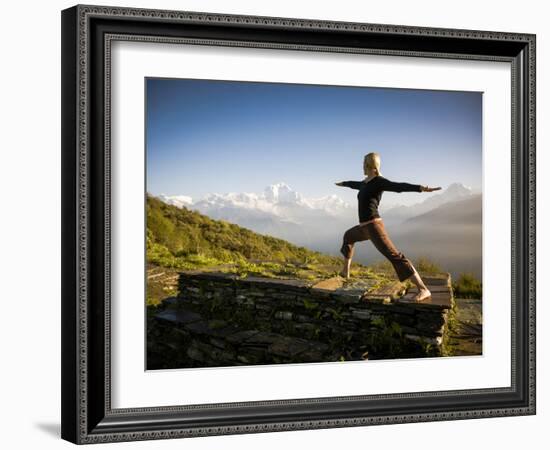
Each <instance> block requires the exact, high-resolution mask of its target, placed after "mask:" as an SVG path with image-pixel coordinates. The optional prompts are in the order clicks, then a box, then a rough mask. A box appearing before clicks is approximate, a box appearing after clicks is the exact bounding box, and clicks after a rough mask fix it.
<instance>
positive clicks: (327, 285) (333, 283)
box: [311, 277, 344, 291]
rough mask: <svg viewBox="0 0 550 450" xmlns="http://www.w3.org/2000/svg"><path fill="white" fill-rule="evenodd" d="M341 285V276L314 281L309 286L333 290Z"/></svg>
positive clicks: (342, 282)
mask: <svg viewBox="0 0 550 450" xmlns="http://www.w3.org/2000/svg"><path fill="white" fill-rule="evenodd" d="M343 285H344V279H343V278H342V277H332V278H327V279H326V280H322V281H319V282H318V283H315V284H314V285H313V286H311V288H312V289H323V290H327V291H334V290H336V289H340V288H341V287H342V286H343Z"/></svg>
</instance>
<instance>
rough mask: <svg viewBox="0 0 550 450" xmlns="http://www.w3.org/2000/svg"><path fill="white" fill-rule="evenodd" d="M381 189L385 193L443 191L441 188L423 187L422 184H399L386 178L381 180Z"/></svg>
mask: <svg viewBox="0 0 550 450" xmlns="http://www.w3.org/2000/svg"><path fill="white" fill-rule="evenodd" d="M380 182H381V185H380V187H381V189H382V190H383V191H390V192H433V191H438V190H439V189H441V188H440V187H437V188H431V187H428V186H423V185H421V184H411V183H397V182H395V181H390V180H388V179H386V178H383V179H381V180H380Z"/></svg>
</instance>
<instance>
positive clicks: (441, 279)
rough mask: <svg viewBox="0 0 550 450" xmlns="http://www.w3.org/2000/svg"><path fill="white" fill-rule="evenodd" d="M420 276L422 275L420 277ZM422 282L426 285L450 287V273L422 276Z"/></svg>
mask: <svg viewBox="0 0 550 450" xmlns="http://www.w3.org/2000/svg"><path fill="white" fill-rule="evenodd" d="M421 276H422V275H421ZM422 280H423V281H424V283H425V284H426V285H428V284H430V285H447V286H450V285H451V274H450V273H441V274H436V275H426V276H422Z"/></svg>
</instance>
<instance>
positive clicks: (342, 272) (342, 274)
mask: <svg viewBox="0 0 550 450" xmlns="http://www.w3.org/2000/svg"><path fill="white" fill-rule="evenodd" d="M338 275H340V276H341V277H342V278H346V279H347V278H349V272H346V271H344V270H341V271H340V272H338Z"/></svg>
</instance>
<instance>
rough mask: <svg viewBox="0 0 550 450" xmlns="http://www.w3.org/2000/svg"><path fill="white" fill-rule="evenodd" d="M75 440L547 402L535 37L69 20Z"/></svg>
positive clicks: (68, 370) (520, 408) (242, 19)
mask: <svg viewBox="0 0 550 450" xmlns="http://www.w3.org/2000/svg"><path fill="white" fill-rule="evenodd" d="M61 350H62V404H61V407H62V437H63V439H66V440H68V441H71V442H74V443H77V444H86V443H100V442H113V441H134V440H143V439H172V438H182V437H194V436H208V435H219V434H238V433H257V432H270V431H283V430H301V429H313V428H330V427H351V426H366V425H377V424H394V423H408V422H425V421H439V420H459V419H474V418H490V417H498V416H513V415H530V414H535V411H536V409H535V36H534V35H533V34H527V33H525V34H517V33H509V32H500V31H499V32H494V31H474V30H458V29H435V28H425V27H411V26H396V25H387V24H368V23H351V22H334V21H318V20H305V19H290V18H274V17H258V16H237V15H221V14H211V13H201V12H186V11H164V10H146V9H134V8H118V7H116V8H115V7H103V6H82V5H78V6H74V7H72V8H69V9H66V10H64V11H62V349H61Z"/></svg>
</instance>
